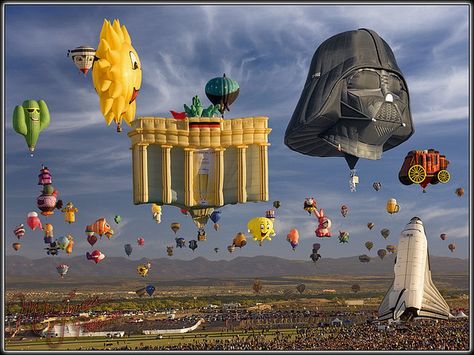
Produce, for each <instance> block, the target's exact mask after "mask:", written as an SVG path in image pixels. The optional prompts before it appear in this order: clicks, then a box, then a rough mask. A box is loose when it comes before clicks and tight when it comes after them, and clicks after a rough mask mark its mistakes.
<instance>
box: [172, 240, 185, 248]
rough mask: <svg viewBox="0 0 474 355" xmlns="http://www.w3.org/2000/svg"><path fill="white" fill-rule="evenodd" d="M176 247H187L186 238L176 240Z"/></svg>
mask: <svg viewBox="0 0 474 355" xmlns="http://www.w3.org/2000/svg"><path fill="white" fill-rule="evenodd" d="M175 241H176V247H178V248H182V247H184V246H185V245H186V240H185V239H184V238H175Z"/></svg>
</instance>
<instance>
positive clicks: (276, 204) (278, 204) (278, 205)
mask: <svg viewBox="0 0 474 355" xmlns="http://www.w3.org/2000/svg"><path fill="white" fill-rule="evenodd" d="M280 206H281V203H280V201H273V207H275V208H276V209H278V208H280Z"/></svg>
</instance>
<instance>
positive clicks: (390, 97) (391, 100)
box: [285, 28, 414, 191]
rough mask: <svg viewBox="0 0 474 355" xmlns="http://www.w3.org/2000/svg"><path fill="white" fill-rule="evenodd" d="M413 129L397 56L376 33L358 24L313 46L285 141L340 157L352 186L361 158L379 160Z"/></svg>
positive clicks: (318, 153)
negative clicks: (354, 27) (355, 27)
mask: <svg viewBox="0 0 474 355" xmlns="http://www.w3.org/2000/svg"><path fill="white" fill-rule="evenodd" d="M413 132H414V128H413V122H412V118H411V112H410V106H409V95H408V87H407V84H406V81H405V79H404V77H403V74H402V72H401V71H400V68H399V67H398V65H397V63H396V60H395V56H394V55H393V52H392V50H391V48H390V47H389V45H388V44H387V42H385V41H384V40H383V39H382V38H380V36H379V35H378V34H377V33H376V32H374V31H372V30H369V29H364V28H362V29H358V30H354V31H347V32H343V33H339V34H336V35H334V36H332V37H330V38H329V39H327V40H326V41H324V42H323V43H322V44H321V45H320V46H319V48H318V49H317V50H316V51H315V53H314V56H313V59H312V61H311V66H310V68H309V72H308V76H307V79H306V83H305V84H304V88H303V92H302V94H301V97H300V99H299V101H298V104H297V106H296V108H295V110H294V112H293V116H292V117H291V120H290V122H289V123H288V127H287V129H286V132H285V144H286V145H287V146H288V147H289V148H290V149H292V150H295V151H297V152H299V153H301V154H305V155H310V156H319V157H334V156H335V157H344V158H345V160H346V162H347V164H348V165H349V168H350V169H351V172H350V180H349V183H350V185H349V187H350V189H351V191H355V190H356V184H357V183H358V182H359V179H358V177H357V174H356V171H355V166H356V164H357V161H358V160H359V158H364V159H371V160H378V159H380V158H381V157H382V153H383V152H384V151H386V150H389V149H392V148H394V147H396V146H398V145H399V144H401V143H403V142H404V141H406V140H407V139H409V138H410V136H411V135H412V134H413Z"/></svg>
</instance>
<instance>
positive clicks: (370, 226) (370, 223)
mask: <svg viewBox="0 0 474 355" xmlns="http://www.w3.org/2000/svg"><path fill="white" fill-rule="evenodd" d="M374 227H375V224H374V223H372V222H369V223H367V228H369V229H370V230H372V229H373V228H374Z"/></svg>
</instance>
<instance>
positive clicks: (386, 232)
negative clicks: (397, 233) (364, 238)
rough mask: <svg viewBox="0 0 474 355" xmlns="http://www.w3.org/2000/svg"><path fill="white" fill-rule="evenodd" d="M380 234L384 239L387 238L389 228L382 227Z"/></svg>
mask: <svg viewBox="0 0 474 355" xmlns="http://www.w3.org/2000/svg"><path fill="white" fill-rule="evenodd" d="M380 234H382V237H384V239H387V238H388V236H389V235H390V229H387V228H384V229H382V230H381V231H380Z"/></svg>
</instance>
